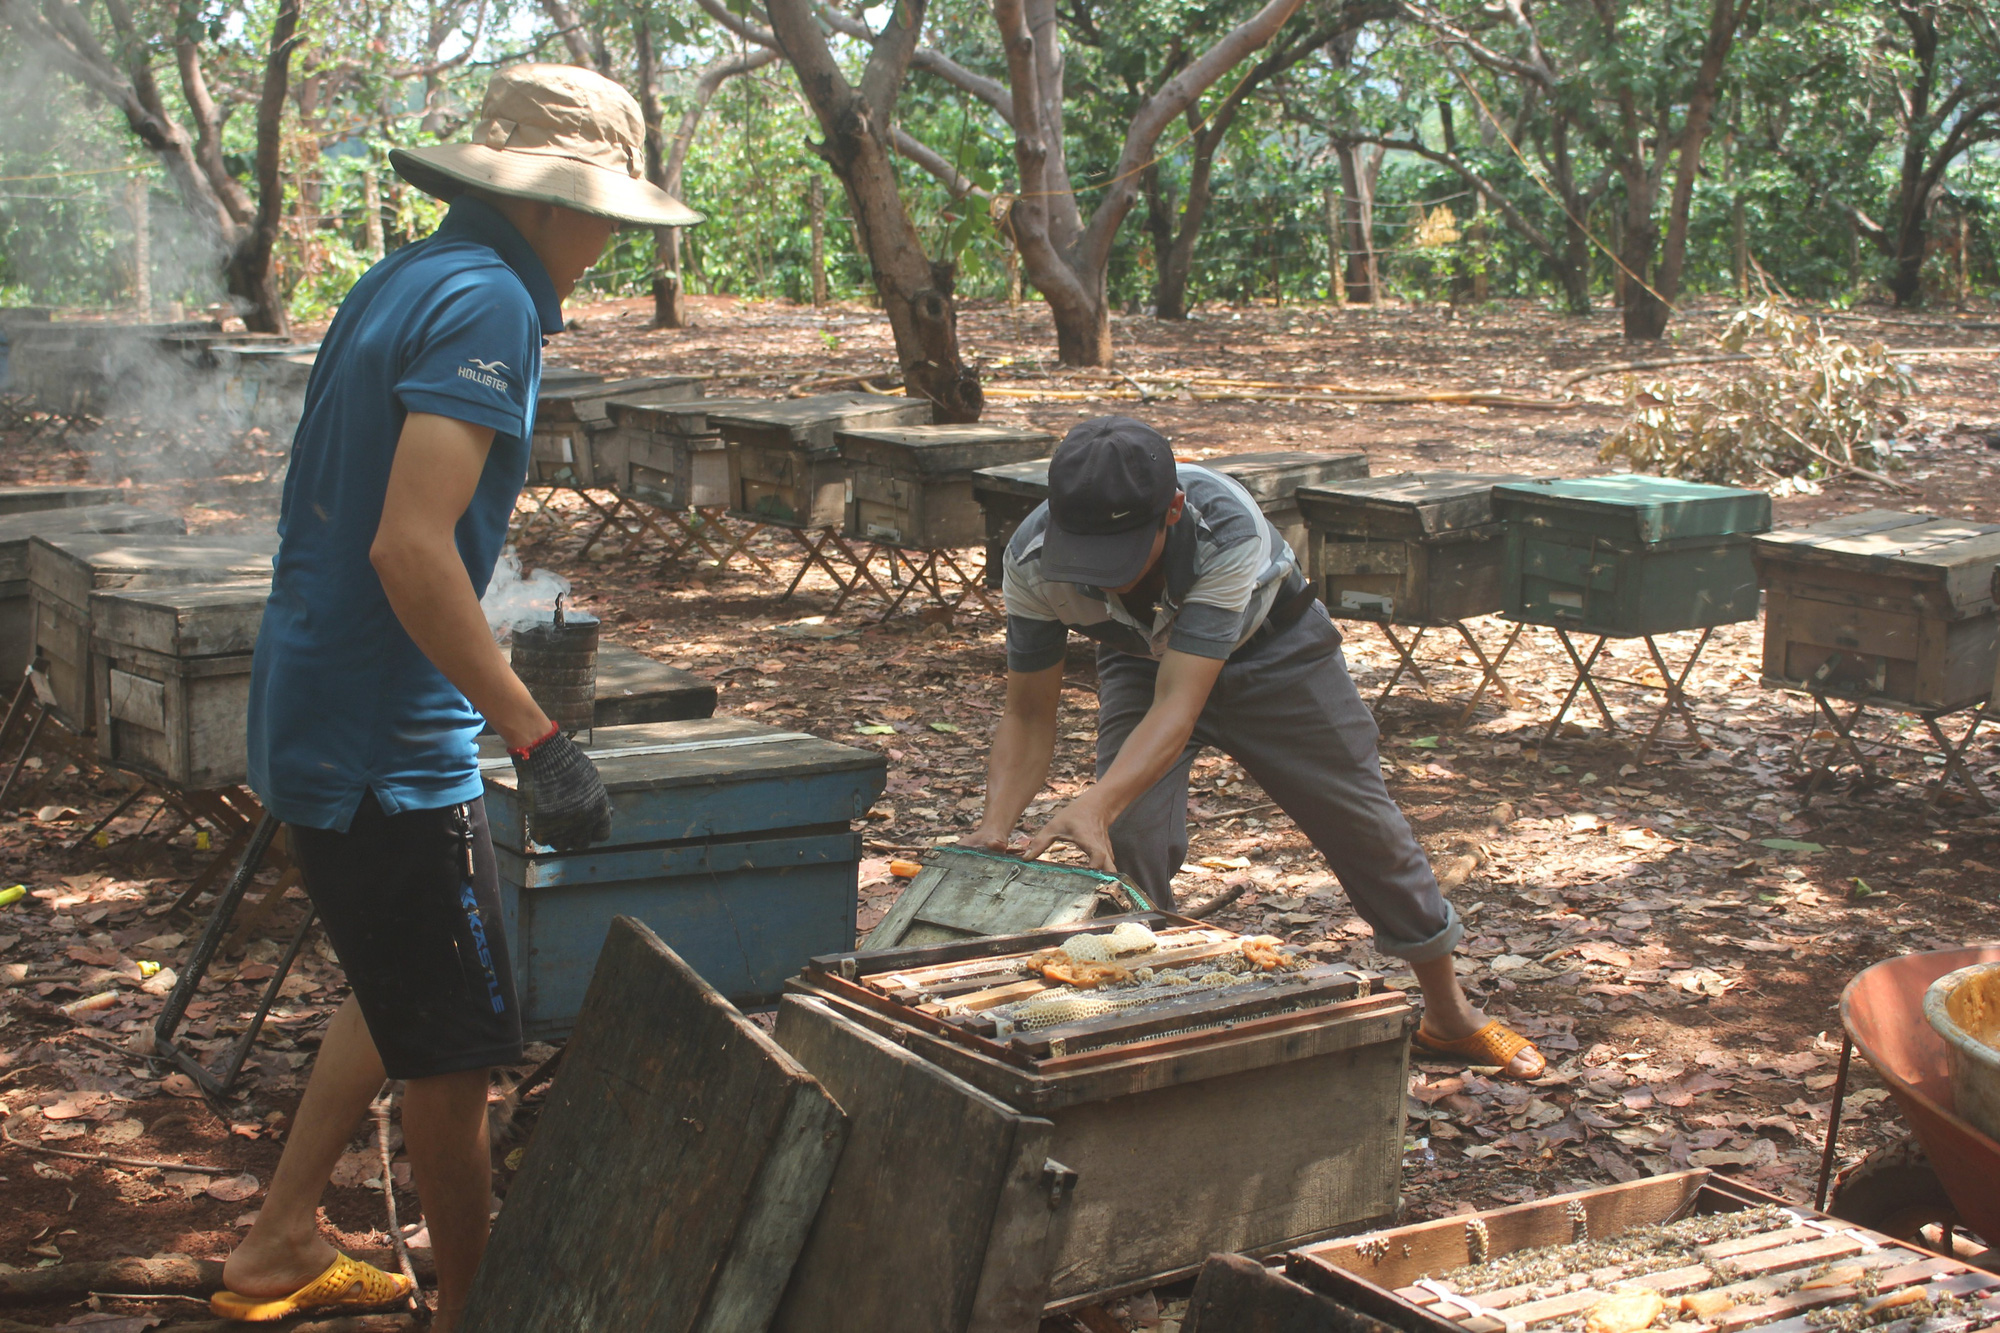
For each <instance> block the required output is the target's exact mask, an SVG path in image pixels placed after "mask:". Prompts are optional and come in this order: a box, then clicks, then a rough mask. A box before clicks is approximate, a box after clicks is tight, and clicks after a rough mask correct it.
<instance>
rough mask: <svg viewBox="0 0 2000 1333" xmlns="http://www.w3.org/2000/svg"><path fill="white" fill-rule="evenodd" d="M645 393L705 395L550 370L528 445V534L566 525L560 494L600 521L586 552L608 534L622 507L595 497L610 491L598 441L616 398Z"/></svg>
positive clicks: (677, 383)
mask: <svg viewBox="0 0 2000 1333" xmlns="http://www.w3.org/2000/svg"><path fill="white" fill-rule="evenodd" d="M641 393H653V394H660V393H681V394H683V395H685V396H686V397H689V398H693V397H696V396H697V395H699V394H700V393H701V381H700V380H695V379H682V378H675V379H659V378H639V379H626V380H616V381H608V380H606V379H605V378H604V377H603V376H602V375H596V374H592V373H591V372H589V371H587V370H572V369H570V368H569V367H567V366H546V367H544V368H543V370H542V378H541V384H540V387H539V389H538V391H537V395H536V398H535V419H534V433H533V434H532V435H531V436H530V437H529V440H528V477H527V480H526V481H525V482H524V483H523V484H522V486H521V494H522V495H524V496H529V497H532V498H533V499H534V502H535V507H534V509H533V510H531V511H530V512H529V513H527V514H526V515H524V516H523V517H522V518H521V520H520V525H521V530H522V531H524V532H525V531H526V530H527V529H528V528H529V527H530V526H531V525H534V524H537V523H543V524H548V525H551V526H561V520H560V518H559V517H558V516H557V515H556V513H555V512H554V511H553V510H551V509H550V508H549V501H550V500H552V499H554V498H555V495H556V492H558V491H569V492H571V493H572V494H574V495H576V496H577V497H578V498H579V499H581V500H582V501H583V502H584V504H585V505H587V506H589V507H590V509H591V510H593V511H594V512H595V513H596V514H597V516H598V519H599V522H598V526H597V528H596V530H595V531H593V532H592V533H591V535H590V536H589V537H588V538H587V539H586V540H585V543H584V547H583V550H584V552H586V553H587V552H588V551H589V550H590V547H591V546H592V545H593V544H595V543H596V542H597V540H598V539H599V538H600V537H601V536H602V535H603V534H604V532H605V531H606V529H607V528H608V527H609V525H610V524H611V522H612V521H613V519H614V518H615V517H616V516H617V514H618V512H619V510H620V509H621V508H622V505H621V504H620V503H616V502H614V503H613V504H611V505H609V506H607V505H605V504H604V503H603V502H602V501H600V500H598V498H597V497H596V496H594V495H592V494H591V491H592V490H594V489H595V490H602V489H608V487H606V486H605V485H604V483H603V482H601V481H600V480H599V479H598V478H597V476H596V472H595V468H594V467H593V463H592V457H591V441H592V436H594V435H595V434H597V433H598V432H599V431H601V430H602V429H604V427H605V426H606V425H608V423H609V417H608V414H607V412H606V410H605V404H606V403H607V402H608V401H609V400H610V399H611V398H613V397H616V396H625V397H630V396H632V395H635V394H641Z"/></svg>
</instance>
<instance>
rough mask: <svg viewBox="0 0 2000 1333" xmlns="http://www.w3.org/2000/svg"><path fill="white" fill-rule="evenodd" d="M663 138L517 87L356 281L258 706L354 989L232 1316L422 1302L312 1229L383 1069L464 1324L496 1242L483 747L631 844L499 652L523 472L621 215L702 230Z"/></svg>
mask: <svg viewBox="0 0 2000 1333" xmlns="http://www.w3.org/2000/svg"><path fill="white" fill-rule="evenodd" d="M643 144H644V130H643V127H642V123H641V120H640V115H639V108H638V105H637V103H635V102H634V101H633V100H632V98H631V97H630V96H629V95H628V94H627V93H625V91H624V90H623V89H621V88H619V87H618V86H617V85H616V84H615V83H612V82H611V81H610V80H608V79H604V78H601V77H599V76H598V75H595V74H592V73H590V72H589V71H586V70H579V69H574V68H571V67H569V66H561V65H521V66H515V67H512V68H510V69H505V70H502V71H500V72H499V73H497V74H495V75H494V76H493V79H492V82H491V83H490V85H489V86H488V88H487V93H486V100H485V104H484V106H483V108H482V111H481V116H480V120H479V122H478V124H477V125H476V126H475V127H474V130H473V141H472V142H471V143H468V144H453V145H441V146H436V147H430V148H418V149H408V150H402V149H399V150H397V151H395V152H393V153H392V154H391V155H390V160H391V162H392V163H393V164H394V166H395V168H396V170H397V171H398V172H399V173H400V174H401V175H403V176H404V177H405V178H406V179H408V180H409V181H410V182H411V183H413V184H415V185H417V186H418V187H419V188H421V189H424V190H426V191H428V192H430V193H432V194H435V195H438V196H440V197H442V198H446V199H450V200H451V201H452V207H451V211H450V213H449V215H448V216H447V217H446V219H445V222H444V224H443V226H441V227H440V228H439V229H438V231H437V232H436V234H434V235H433V236H431V237H429V238H428V239H426V240H424V241H421V242H418V243H417V244H415V245H411V246H409V247H407V248H405V249H403V250H400V251H398V252H397V253H396V254H394V255H392V256H390V257H389V258H388V259H385V260H384V261H382V262H381V263H380V264H377V265H376V266H375V267H374V268H373V269H371V270H369V272H368V273H367V274H366V275H365V276H364V277H363V278H362V279H361V281H360V282H358V283H356V284H355V286H354V288H353V290H352V291H351V292H349V294H348V297H347V300H346V301H345V302H343V303H342V306H341V309H340V312H339V314H338V315H337V316H336V317H335V318H334V321H333V324H332V326H331V327H330V328H329V329H328V330H327V336H326V339H325V341H324V343H323V344H322V346H321V349H320V355H319V361H318V364H317V366H316V367H315V369H314V373H313V378H312V382H311V384H310V386H309V387H308V389H307V393H306V404H305V413H304V416H303V417H302V418H301V420H300V423H299V428H298V433H297V436H296V438H295V440H294V442H293V446H292V457H291V467H290V471H289V473H288V475H287V477H286V480H285V495H284V507H283V515H282V518H281V520H280V524H279V533H280V544H279V549H278V556H277V560H276V568H275V572H274V574H273V578H272V587H271V600H270V603H269V606H268V608H267V609H266V611H265V615H264V622H263V626H262V629H261V630H260V632H259V635H258V643H257V654H256V662H255V668H254V674H253V678H252V684H251V701H250V719H249V721H250V731H249V736H250V780H251V785H252V786H253V787H254V788H255V790H256V792H257V794H258V796H259V797H261V798H262V799H263V801H264V803H265V806H266V807H267V808H268V809H269V810H270V811H271V812H272V813H273V814H275V815H276V816H277V817H278V818H280V819H283V820H284V821H285V822H286V823H287V825H289V827H290V831H291V846H292V854H293V858H294V860H295V862H296V863H297V865H298V867H299V870H300V874H301V876H302V878H303V880H304V882H305V887H306V891H307V893H308V894H309V895H310V896H311V898H312V901H313V905H314V907H315V908H316V909H317V910H318V912H319V914H320V917H321V919H322V920H323V922H324V923H325V926H326V930H327V933H328V935H329V937H330V938H331V940H332V942H333V946H334V949H335V952H336V953H337V954H338V955H339V957H340V961H341V965H342V967H343V968H344V969H345V971H346V973H347V977H348V981H349V984H350V985H351V987H352V989H353V996H352V997H351V998H350V999H349V1000H348V1002H347V1004H346V1005H344V1006H343V1007H342V1008H341V1010H340V1012H339V1013H338V1014H337V1015H336V1016H335V1017H334V1020H333V1022H332V1024H331V1025H330V1026H329V1027H328V1029H327V1033H326V1036H325V1039H324V1041H323V1042H322V1044H321V1046H320V1051H319V1057H318V1060H317V1062H316V1063H315V1065H314V1068H313V1074H312V1079H311V1081H310V1083H309V1084H308V1086H307V1088H306V1094H305V1097H304V1099H303V1100H302V1101H301V1103H300V1105H299V1110H298V1114H297V1116H296V1118H295V1120H294V1122H293V1124H292V1126H291V1131H290V1133H289V1135H288V1137H287V1139H286V1142H285V1153H284V1157H283V1159H282V1160H281V1161H280V1163H279V1165H278V1170H277V1173H276V1175H275V1176H274V1177H273V1179H272V1182H271V1188H270V1192H269V1194H268V1196H267V1198H266V1201H265V1204H264V1207H263V1209H262V1211H261V1212H260V1213H259V1215H258V1218H257V1221H256V1223H255V1224H254V1225H253V1226H252V1228H251V1230H250V1234H249V1235H248V1236H247V1237H245V1239H244V1241H243V1243H242V1245H241V1246H239V1247H238V1248H237V1250H236V1252H235V1253H234V1254H232V1255H231V1256H230V1258H229V1262H228V1264H227V1265H226V1266H225V1268H224V1274H223V1276H224V1282H225V1284H226V1286H227V1290H225V1291H222V1292H219V1293H217V1294H216V1295H215V1296H214V1298H213V1299H212V1301H211V1305H212V1306H213V1308H214V1310H215V1312H216V1313H217V1314H218V1315H221V1316H223V1317H225V1318H232V1319H242V1320H251V1321H264V1320H274V1319H281V1318H285V1317H288V1316H291V1315H295V1314H298V1313H301V1312H304V1311H310V1310H352V1309H362V1308H367V1307H371V1306H377V1305H383V1304H387V1303H391V1302H395V1301H399V1300H402V1299H404V1298H406V1297H407V1296H408V1295H409V1294H410V1288H409V1283H408V1281H407V1279H405V1278H402V1277H400V1276H392V1275H390V1274H387V1273H384V1272H382V1271H381V1270H379V1269H376V1268H373V1267H371V1266H370V1265H367V1264H364V1263H359V1262H357V1261H355V1260H353V1259H350V1258H348V1257H347V1256H345V1255H341V1254H338V1253H337V1252H336V1251H335V1250H334V1249H333V1248H332V1247H331V1246H330V1245H328V1244H327V1242H326V1241H325V1240H324V1239H323V1238H322V1237H321V1236H320V1235H319V1232H318V1227H317V1220H316V1210H317V1207H318V1202H319V1197H320V1195H321V1194H322V1193H323V1192H324V1190H325V1187H326V1182H327V1179H328V1177H329V1176H330V1174H331V1173H332V1170H333V1166H334V1164H335V1162H336V1161H337V1160H338V1159H339V1156H340V1154H341V1152H342V1150H343V1149H344V1148H345V1147H346V1145H347V1142H348V1140H349V1138H350V1137H351V1136H352V1135H353V1133H354V1131H355V1129H356V1127H357V1126H358V1125H359V1124H360V1121H361V1118H362V1116H363V1115H364V1114H365V1113H366V1111H367V1108H368V1104H369V1102H370V1101H371V1100H372V1099H373V1098H374V1096H375V1095H376V1093H377V1092H378V1091H379V1090H380V1088H381V1086H382V1082H383V1080H384V1078H396V1079H402V1080H404V1081H405V1090H404V1097H403V1137H404V1142H405V1144H406V1145H407V1147H408V1150H409V1154H410V1162H411V1167H412V1173H413V1175H414V1177H415V1181H416V1185H417V1190H418V1193H419V1195H420V1196H421V1198H422V1200H423V1209H424V1218H425V1221H426V1222H427V1223H428V1225H429V1227H430V1233H431V1245H432V1253H433V1255H434V1256H435V1259H436V1263H437V1275H438V1305H439V1308H438V1312H437V1323H436V1327H437V1328H438V1329H440V1330H444V1331H445V1333H449V1331H450V1330H451V1329H452V1327H453V1326H454V1324H455V1323H456V1322H457V1320H458V1317H459V1314H460V1312H461V1310H462V1309H463V1307H464V1304H465V1300H466V1296H467V1294H468V1292H469V1289H470V1286H471V1281H472V1276H473V1273H474V1271H475V1270H476V1269H477V1267H478V1264H479V1258H480V1254H481V1253H482V1251H483V1250H484V1248H485V1244H486V1235H487V1207H488V1199H489V1197H490V1194H489V1191H490V1180H489V1161H488V1147H487V1141H486V1089H487V1073H488V1070H489V1068H491V1067H492V1066H494V1065H498V1064H506V1063H511V1062H513V1061H516V1060H518V1059H519V1058H520V1055H521V1024H520V1015H519V1012H518V1008H517V1005H516V1002H515V996H514V985H513V976H512V972H511V969H510V966H509V961H508V955H507V942H506V940H505V939H504V938H503V937H502V935H501V930H500V915H499V893H498V882H497V875H496V872H495V868H494V861H493V848H492V843H491V841H490V839H489V837H488V834H487V826H486V816H485V810H484V806H483V804H482V802H481V799H480V793H481V791H482V784H481V781H480V777H479V769H478V765H477V762H476V756H475V750H474V738H475V737H476V736H477V735H478V733H479V731H480V730H481V728H482V727H483V726H485V725H487V724H491V726H492V727H493V729H494V730H495V731H497V732H498V733H499V734H500V735H501V737H502V738H503V739H504V740H505V741H506V743H507V746H508V749H509V751H510V753H511V754H512V755H513V756H514V760H515V763H516V766H517V767H518V768H519V769H520V771H521V777H522V787H521V789H522V793H523V796H524V798H525V800H526V803H527V805H528V809H529V818H530V827H531V830H532V832H533V836H534V837H535V839H536V840H537V841H539V842H543V843H547V844H550V845H552V846H555V847H557V848H559V849H564V850H568V849H573V848H580V847H583V846H586V845H588V844H589V843H591V842H593V841H598V840H601V839H602V838H604V837H606V836H607V835H608V834H609V832H610V820H611V805H610V800H609V797H608V796H607V795H606V794H605V791H604V785H603V783H602V782H601V781H599V780H598V777H597V772H596V770H595V768H594V767H593V766H592V765H591V762H590V760H589V759H588V758H587V757H586V756H585V755H584V754H583V752H582V751H581V750H579V749H577V747H576V746H575V744H574V743H573V742H572V741H571V740H570V738H569V737H567V736H564V735H563V734H561V732H560V731H559V729H558V728H557V727H556V726H555V725H554V724H553V723H551V722H550V720H549V718H548V717H547V715H546V714H544V713H543V711H542V710H541V708H540V707H539V706H538V705H537V704H536V703H535V701H534V699H533V698H532V697H531V696H530V695H529V693H528V691H527V689H526V687H525V686H523V685H522V684H521V682H520V680H519V679H518V678H517V677H516V676H515V675H514V673H513V670H512V669H511V668H510V667H509V665H508V663H507V660H506V658H505V657H504V655H503V654H502V653H501V651H500V649H499V647H498V646H497V645H496V644H495V643H494V641H493V637H492V635H491V633H490V632H489V631H488V629H487V626H486V620H485V617H484V615H483V614H482V613H481V611H480V607H479V598H480V596H481V594H482V593H483V592H484V590H485V587H486V583H487V581H488V579H489V578H490V577H491V576H492V573H493V567H494V563H495V561H496V560H497V558H498V556H499V554H500V550H501V547H502V544H503V543H504V541H505V539H506V535H507V525H508V521H509V518H510V517H511V515H512V513H513V509H514V502H515V499H516V497H517V496H518V494H519V492H520V488H521V484H522V482H523V480H524V479H525V476H526V472H527V459H528V437H529V433H530V429H531V427H532V424H533V414H534V404H535V395H536V387H537V383H538V381H539V379H540V375H541V348H542V339H543V337H544V336H545V335H546V334H550V333H554V332H556V331H557V330H559V329H561V327H562V305H561V302H562V298H563V297H564V296H566V295H567V294H568V293H569V291H570V290H571V289H572V288H573V287H574V286H575V285H576V282H577V280H578V279H579V278H581V277H582V275H583V273H584V271H585V270H586V269H588V268H589V267H590V266H591V265H592V264H593V263H595V262H596V261H597V258H598V257H599V255H600V254H602V252H603V250H604V246H605V244H606V243H607V242H608V241H609V239H610V237H611V233H612V232H613V231H614V230H615V229H616V228H617V226H618V224H619V223H620V222H630V223H640V224H645V225H652V226H659V225H678V226H684V225H687V224H689V223H693V222H698V221H700V218H699V216H698V215H697V214H695V213H693V212H691V211H690V210H689V209H687V208H686V207H684V206H683V205H681V204H680V203H679V202H678V201H676V200H674V199H673V198H671V197H670V196H668V195H667V194H665V193H664V192H662V191H660V190H658V189H656V188H654V187H653V186H652V185H650V184H648V183H647V182H646V181H645V180H644V179H643V178H642V177H641V174H640V167H639V164H640V162H641V161H642V154H643Z"/></svg>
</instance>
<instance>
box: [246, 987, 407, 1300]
mask: <svg viewBox="0 0 2000 1333" xmlns="http://www.w3.org/2000/svg"><path fill="white" fill-rule="evenodd" d="M382 1080H383V1073H382V1057H381V1056H379V1055H377V1054H376V1052H375V1041H374V1038H372V1037H370V1036H369V1035H368V1024H367V1023H366V1022H364V1021H363V1019H362V1017H361V1006H360V1005H358V1004H356V1003H355V1002H354V999H353V998H352V997H351V996H350V997H349V998H348V1001H347V1003H346V1004H343V1005H342V1006H341V1007H340V1012H339V1013H337V1014H335V1015H334V1016H333V1022H331V1023H330V1024H328V1025H327V1029H326V1038H325V1040H323V1041H322V1042H321V1043H320V1048H319V1057H318V1058H317V1059H316V1060H314V1061H313V1071H312V1077H311V1079H309V1080H308V1081H307V1083H306V1095H305V1097H304V1098H303V1099H302V1100H301V1101H300V1102H299V1109H298V1114H297V1115H295V1116H294V1117H293V1119H292V1127H291V1131H290V1133H288V1134H287V1135H286V1136H285V1152H284V1155H283V1156H282V1157H280V1158H279V1159H278V1170H277V1173H276V1174H275V1175H273V1176H272V1177H271V1189H270V1192H269V1193H268V1194H266V1195H265V1196H264V1206H263V1208H262V1209H261V1210H260V1211H259V1212H258V1214H257V1220H256V1222H255V1223H253V1224H252V1225H251V1227H250V1234H249V1235H247V1236H245V1237H244V1238H243V1243H242V1244H241V1245H238V1246H237V1247H236V1251H235V1253H233V1254H231V1255H230V1256H229V1261H228V1263H226V1264H224V1265H223V1269H222V1280H223V1283H224V1285H226V1286H227V1287H228V1288H229V1289H230V1290H231V1291H233V1292H235V1293H236V1294H237V1295H239V1296H254V1297H260V1298H262V1299H265V1300H276V1299H278V1298H279V1297H282V1296H289V1295H291V1294H292V1293H293V1292H295V1291H297V1290H298V1289H299V1288H300V1287H303V1286H304V1285H306V1283H308V1282H310V1281H312V1280H313V1279H314V1278H316V1277H318V1276H319V1275H320V1274H321V1273H324V1272H325V1271H326V1268H327V1265H328V1264H331V1263H332V1262H333V1256H334V1249H333V1246H331V1245H329V1244H327V1242H326V1241H325V1240H324V1239H323V1238H322V1237H321V1236H320V1234H319V1200H320V1196H321V1195H322V1194H324V1193H325V1192H326V1182H327V1179H328V1177H330V1176H331V1175H332V1174H333V1168H334V1164H335V1163H336V1162H338V1161H339V1160H340V1154H341V1153H343V1152H345V1151H346V1149H347V1144H348V1141H349V1140H350V1139H352V1138H353V1137H354V1131H355V1130H356V1129H358V1128H360V1126H361V1118H362V1117H363V1116H365V1115H366V1114H367V1113H368V1104H369V1103H370V1102H372V1101H373V1100H374V1099H375V1094H376V1093H378V1092H380V1091H381V1090H382Z"/></svg>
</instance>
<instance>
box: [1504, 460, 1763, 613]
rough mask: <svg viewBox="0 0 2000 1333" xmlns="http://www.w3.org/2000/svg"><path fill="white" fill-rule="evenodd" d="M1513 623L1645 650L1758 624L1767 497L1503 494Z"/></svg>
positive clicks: (1646, 489) (1599, 487)
mask: <svg viewBox="0 0 2000 1333" xmlns="http://www.w3.org/2000/svg"><path fill="white" fill-rule="evenodd" d="M1493 511H1494V514H1495V515H1496V516H1497V517H1498V518H1499V519H1500V521H1501V522H1502V523H1504V524H1505V525H1506V536H1507V565H1506V573H1505V581H1504V583H1503V585H1502V594H1503V599H1504V610H1505V611H1506V613H1507V615H1509V616H1511V617H1512V618H1514V619H1515V620H1523V621H1526V622H1528V623H1529V624H1531V625H1551V626H1557V627H1560V628H1563V629H1574V630H1581V631H1582V632H1584V633H1586V634H1603V635H1609V636H1614V637H1624V638H1636V637H1638V636H1639V635H1643V634H1670V633H1673V632H1674V631H1675V630H1687V629H1706V628H1708V627H1710V626H1712V625H1727V624H1730V623H1732V622H1735V621H1739V620H1752V619H1755V618H1756V615H1757V567H1756V563H1755V561H1754V560H1752V558H1751V544H1750V539H1751V537H1753V536H1755V535H1756V534H1757V533H1760V532H1769V531H1770V530H1771V497H1770V496H1769V495H1768V494H1766V493H1765V492H1763V491H1752V490H1743V489H1740V488H1738V487H1735V486H1710V485H1706V484H1704V483H1701V482H1694V481H1680V480H1677V479H1675V478H1673V477H1647V476H1640V475H1638V474H1636V473H1627V474H1622V475H1617V476H1609V477H1578V478H1569V479H1556V480H1547V481H1519V482H1512V483H1507V484H1503V485H1498V486H1495V487H1494V488H1493Z"/></svg>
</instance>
